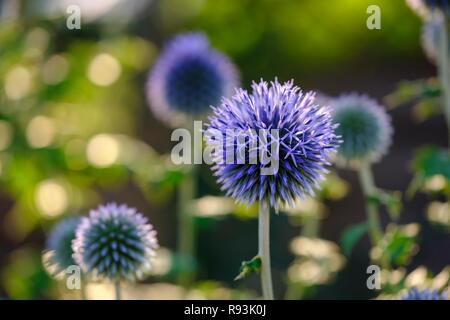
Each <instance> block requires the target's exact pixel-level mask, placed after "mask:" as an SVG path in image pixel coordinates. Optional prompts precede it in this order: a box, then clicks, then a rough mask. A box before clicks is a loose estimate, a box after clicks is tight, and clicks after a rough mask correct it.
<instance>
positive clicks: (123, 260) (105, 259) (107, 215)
mask: <svg viewBox="0 0 450 320" xmlns="http://www.w3.org/2000/svg"><path fill="white" fill-rule="evenodd" d="M157 247H158V242H157V239H156V231H155V230H154V229H153V226H152V225H151V224H149V223H148V221H147V219H146V218H145V217H144V216H143V215H142V214H140V213H138V212H137V211H136V209H134V208H129V207H127V206H126V205H116V204H115V203H111V204H107V205H102V206H99V207H98V208H97V209H95V210H91V212H90V214H89V217H88V218H83V220H82V221H81V224H80V226H79V227H78V229H77V231H76V238H75V240H74V241H73V243H72V248H73V251H74V259H75V261H76V262H77V263H78V265H80V267H81V268H82V270H83V271H84V272H85V273H87V274H89V275H90V276H92V277H93V278H95V279H109V280H118V279H121V278H124V279H128V280H135V279H139V278H142V277H143V276H144V275H145V274H147V273H148V271H149V270H150V268H151V267H152V259H153V257H154V255H155V250H156V249H157Z"/></svg>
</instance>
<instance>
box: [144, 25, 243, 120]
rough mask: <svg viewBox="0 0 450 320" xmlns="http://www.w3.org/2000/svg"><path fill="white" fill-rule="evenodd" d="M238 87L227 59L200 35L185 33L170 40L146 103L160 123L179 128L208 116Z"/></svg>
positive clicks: (154, 72)
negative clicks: (223, 97)
mask: <svg viewBox="0 0 450 320" xmlns="http://www.w3.org/2000/svg"><path fill="white" fill-rule="evenodd" d="M238 85H239V76H238V72H237V70H236V68H235V66H234V65H233V63H232V62H231V61H230V60H229V59H228V57H226V56H225V55H223V54H222V53H220V52H218V51H216V50H214V49H213V48H211V46H210V44H209V42H208V39H207V37H206V36H205V35H204V34H203V33H186V34H181V35H178V36H176V37H175V38H174V39H173V40H171V41H170V42H169V43H168V44H167V45H166V47H165V48H164V50H163V52H162V53H161V55H160V57H159V58H158V60H157V61H156V63H155V65H154V67H153V69H152V71H151V72H150V75H149V78H148V81H147V100H148V103H149V105H150V107H151V108H152V110H153V112H154V114H155V115H156V116H157V117H158V118H159V119H160V120H162V121H164V122H166V123H168V124H171V125H179V124H182V123H184V122H185V121H186V120H187V119H189V118H192V117H201V116H203V115H204V114H206V113H208V112H209V111H210V110H211V109H210V106H212V105H217V104H218V103H219V102H220V99H221V97H222V96H226V97H227V96H230V95H232V93H233V89H234V88H235V87H236V86H238Z"/></svg>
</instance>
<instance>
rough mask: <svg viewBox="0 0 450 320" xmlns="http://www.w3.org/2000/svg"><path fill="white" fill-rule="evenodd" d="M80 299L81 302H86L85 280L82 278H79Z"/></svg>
mask: <svg viewBox="0 0 450 320" xmlns="http://www.w3.org/2000/svg"><path fill="white" fill-rule="evenodd" d="M80 298H81V300H87V295H86V280H85V278H84V277H83V276H81V288H80Z"/></svg>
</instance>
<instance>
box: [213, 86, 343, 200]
mask: <svg viewBox="0 0 450 320" xmlns="http://www.w3.org/2000/svg"><path fill="white" fill-rule="evenodd" d="M209 120H210V122H209V125H208V128H207V130H206V135H205V136H206V143H207V145H208V146H209V148H211V149H214V150H219V151H220V150H221V151H220V152H218V153H217V156H215V157H213V159H212V160H213V167H212V170H213V171H214V174H215V176H217V177H218V182H219V183H220V184H221V188H222V189H223V190H226V192H227V195H229V196H231V197H233V198H234V199H236V200H237V201H240V202H245V203H248V204H251V203H253V202H255V201H257V200H260V201H261V200H262V201H268V202H269V203H270V205H271V206H272V207H275V208H278V207H279V205H280V204H282V205H292V203H293V201H294V200H295V199H296V198H297V197H302V196H304V195H305V194H313V189H314V188H315V187H318V182H319V181H321V180H322V179H323V174H324V173H326V172H327V170H326V168H325V167H326V166H327V165H329V160H330V156H331V154H332V153H333V151H334V150H335V149H336V147H337V144H338V142H339V141H338V139H337V137H336V135H335V134H334V130H335V127H336V125H334V124H333V123H332V120H331V115H330V112H329V110H328V108H326V107H321V108H320V107H319V106H317V105H316V104H315V103H314V93H313V92H308V93H303V92H302V91H300V88H298V87H296V86H294V84H293V81H290V82H286V83H284V84H280V83H279V82H278V81H277V80H275V81H274V82H271V83H270V84H268V83H267V82H265V81H262V80H261V82H259V83H253V84H252V92H251V93H248V92H247V91H245V90H242V89H239V90H236V93H235V95H234V96H233V97H232V98H231V99H227V98H224V99H222V103H221V104H220V105H219V106H217V107H215V108H214V114H213V115H212V116H211V117H210V119H209ZM260 129H262V130H266V131H265V133H266V134H263V136H267V138H264V139H262V138H261V136H260V135H259V133H260V132H261V131H260ZM271 129H275V130H276V132H277V135H278V138H277V137H275V136H274V135H272V133H271V131H268V130H271ZM217 134H219V135H221V136H222V138H221V139H217V138H216V135H217ZM230 134H231V136H230ZM239 135H244V136H246V139H245V143H243V144H242V143H239V142H242V140H239ZM220 140H221V141H223V142H221V141H220ZM218 141H219V143H218ZM272 146H275V148H273V149H272ZM277 146H278V148H277ZM251 149H253V150H251ZM242 151H244V152H245V155H246V156H245V162H244V163H242V161H241V162H239V161H238V159H239V158H241V159H243V157H242ZM251 151H256V152H255V154H256V155H259V154H260V152H261V151H264V152H266V151H267V155H268V156H270V157H271V158H272V160H274V161H278V166H277V167H278V170H277V171H274V172H273V174H263V171H262V169H263V168H267V166H268V164H264V161H261V160H262V158H261V157H258V159H257V161H256V162H253V163H252V162H251V161H250V160H251V154H252V153H251ZM230 152H231V153H232V154H233V158H234V159H235V161H231V162H230V161H226V155H227V154H229V153H230ZM255 154H254V155H255ZM224 159H225V161H222V160H224ZM253 160H255V159H253Z"/></svg>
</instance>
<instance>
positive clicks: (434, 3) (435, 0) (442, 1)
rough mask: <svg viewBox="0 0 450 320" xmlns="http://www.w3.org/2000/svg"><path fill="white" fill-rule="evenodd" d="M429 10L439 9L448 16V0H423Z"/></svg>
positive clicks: (449, 1) (449, 2)
mask: <svg viewBox="0 0 450 320" xmlns="http://www.w3.org/2000/svg"><path fill="white" fill-rule="evenodd" d="M424 1H425V4H426V5H427V7H428V8H429V9H431V10H439V11H441V12H442V13H444V14H445V15H446V16H450V0H424Z"/></svg>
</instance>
